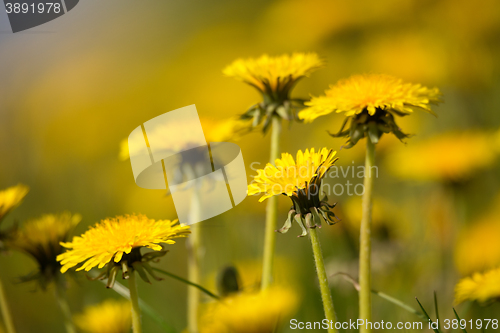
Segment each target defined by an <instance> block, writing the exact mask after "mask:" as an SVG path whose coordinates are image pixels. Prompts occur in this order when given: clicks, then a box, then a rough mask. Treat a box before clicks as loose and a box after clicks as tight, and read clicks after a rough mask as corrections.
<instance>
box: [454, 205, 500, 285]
mask: <svg viewBox="0 0 500 333" xmlns="http://www.w3.org/2000/svg"><path fill="white" fill-rule="evenodd" d="M499 237H500V223H498V211H497V212H496V213H491V214H490V215H489V216H487V217H486V218H484V220H482V221H480V222H479V223H475V224H473V225H471V226H470V227H468V228H467V229H466V230H464V231H463V232H462V234H461V235H460V237H459V238H458V241H457V244H456V248H455V265H456V267H457V269H458V271H459V272H460V273H462V274H463V275H468V274H472V273H473V272H482V271H484V270H487V269H492V268H494V267H498V266H500V242H499V241H498V239H499Z"/></svg>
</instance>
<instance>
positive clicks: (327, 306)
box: [309, 228, 337, 333]
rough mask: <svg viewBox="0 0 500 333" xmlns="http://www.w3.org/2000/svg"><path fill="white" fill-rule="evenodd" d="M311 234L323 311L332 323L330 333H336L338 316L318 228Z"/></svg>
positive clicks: (311, 230)
mask: <svg viewBox="0 0 500 333" xmlns="http://www.w3.org/2000/svg"><path fill="white" fill-rule="evenodd" d="M309 234H310V235H311V245H312V249H313V254H314V261H315V262H316V272H317V273H318V280H319V288H320V291H321V299H322V300H323V309H324V310H325V317H326V319H328V321H329V322H330V327H329V328H328V333H336V332H337V329H335V323H336V322H337V316H336V315H335V308H334V306H333V299H332V294H331V293H330V287H329V285H328V276H327V275H326V270H325V262H324V261H323V254H321V245H320V243H319V237H318V232H317V230H316V228H312V229H309ZM332 323H333V325H332Z"/></svg>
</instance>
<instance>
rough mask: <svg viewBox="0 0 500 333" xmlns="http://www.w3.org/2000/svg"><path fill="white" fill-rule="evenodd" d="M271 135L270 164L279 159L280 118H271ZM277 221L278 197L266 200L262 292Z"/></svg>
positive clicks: (268, 274)
mask: <svg viewBox="0 0 500 333" xmlns="http://www.w3.org/2000/svg"><path fill="white" fill-rule="evenodd" d="M272 124H273V125H272V126H273V128H272V133H271V153H270V158H269V160H270V162H271V163H274V161H275V160H276V159H277V158H279V153H280V135H281V118H280V117H276V116H275V117H273V120H272ZM277 221H278V197H277V196H272V197H270V198H269V199H267V208H266V229H265V235H264V258H263V267H262V285H261V288H262V290H264V289H266V288H268V287H269V286H270V285H271V282H272V279H273V266H274V252H275V248H276V231H275V230H276V229H277Z"/></svg>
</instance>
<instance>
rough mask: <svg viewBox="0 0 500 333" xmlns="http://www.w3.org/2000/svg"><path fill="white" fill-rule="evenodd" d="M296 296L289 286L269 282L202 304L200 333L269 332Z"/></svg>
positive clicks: (293, 304)
mask: <svg viewBox="0 0 500 333" xmlns="http://www.w3.org/2000/svg"><path fill="white" fill-rule="evenodd" d="M298 304H299V296H298V295H297V293H295V292H294V291H293V290H292V289H289V288H285V287H281V286H280V287H278V286H273V287H270V288H268V289H266V290H262V291H259V290H257V291H242V292H240V293H236V294H232V295H230V296H228V297H226V298H224V299H222V300H221V301H220V302H214V303H209V304H206V305H205V309H204V311H203V312H202V317H201V319H200V332H201V333H272V332H274V330H275V329H276V328H277V327H279V326H280V325H279V324H280V322H281V321H284V319H286V318H288V317H289V316H290V315H292V314H293V313H294V311H295V310H296V308H297V306H298Z"/></svg>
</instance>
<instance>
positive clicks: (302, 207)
mask: <svg viewBox="0 0 500 333" xmlns="http://www.w3.org/2000/svg"><path fill="white" fill-rule="evenodd" d="M335 154H336V152H335V151H333V150H328V149H326V148H323V149H321V150H320V151H318V152H316V151H315V150H314V148H311V149H310V150H309V149H306V151H305V152H302V151H301V150H299V151H298V152H297V157H296V161H294V159H293V156H292V155H290V154H288V153H283V154H282V155H281V159H276V161H275V162H274V163H275V165H272V164H271V163H268V164H267V165H266V166H265V168H264V169H259V170H257V176H255V179H254V181H253V182H252V183H251V184H250V185H248V195H255V194H258V193H264V195H263V196H262V197H261V198H260V199H259V201H264V200H265V199H267V198H270V197H272V196H274V195H279V194H285V195H287V196H288V197H290V198H291V199H292V202H293V207H292V208H291V209H290V211H289V213H288V219H287V220H286V222H285V225H284V226H283V228H281V229H279V230H278V232H281V233H285V232H287V231H288V229H290V227H291V226H292V221H293V220H295V221H297V223H298V224H299V226H300V227H301V228H302V235H301V236H305V235H306V234H307V229H306V228H305V226H307V227H308V228H315V227H316V226H321V220H322V219H324V220H325V221H326V222H327V223H328V224H333V223H334V222H335V220H334V219H335V214H334V213H333V212H332V211H330V208H333V207H334V206H335V205H329V204H328V203H327V199H326V200H325V199H323V200H320V187H321V181H322V180H323V178H324V176H325V174H326V173H327V172H328V170H329V169H330V168H331V167H332V166H333V165H334V164H335V161H337V160H338V158H337V157H335ZM304 223H305V226H304Z"/></svg>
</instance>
